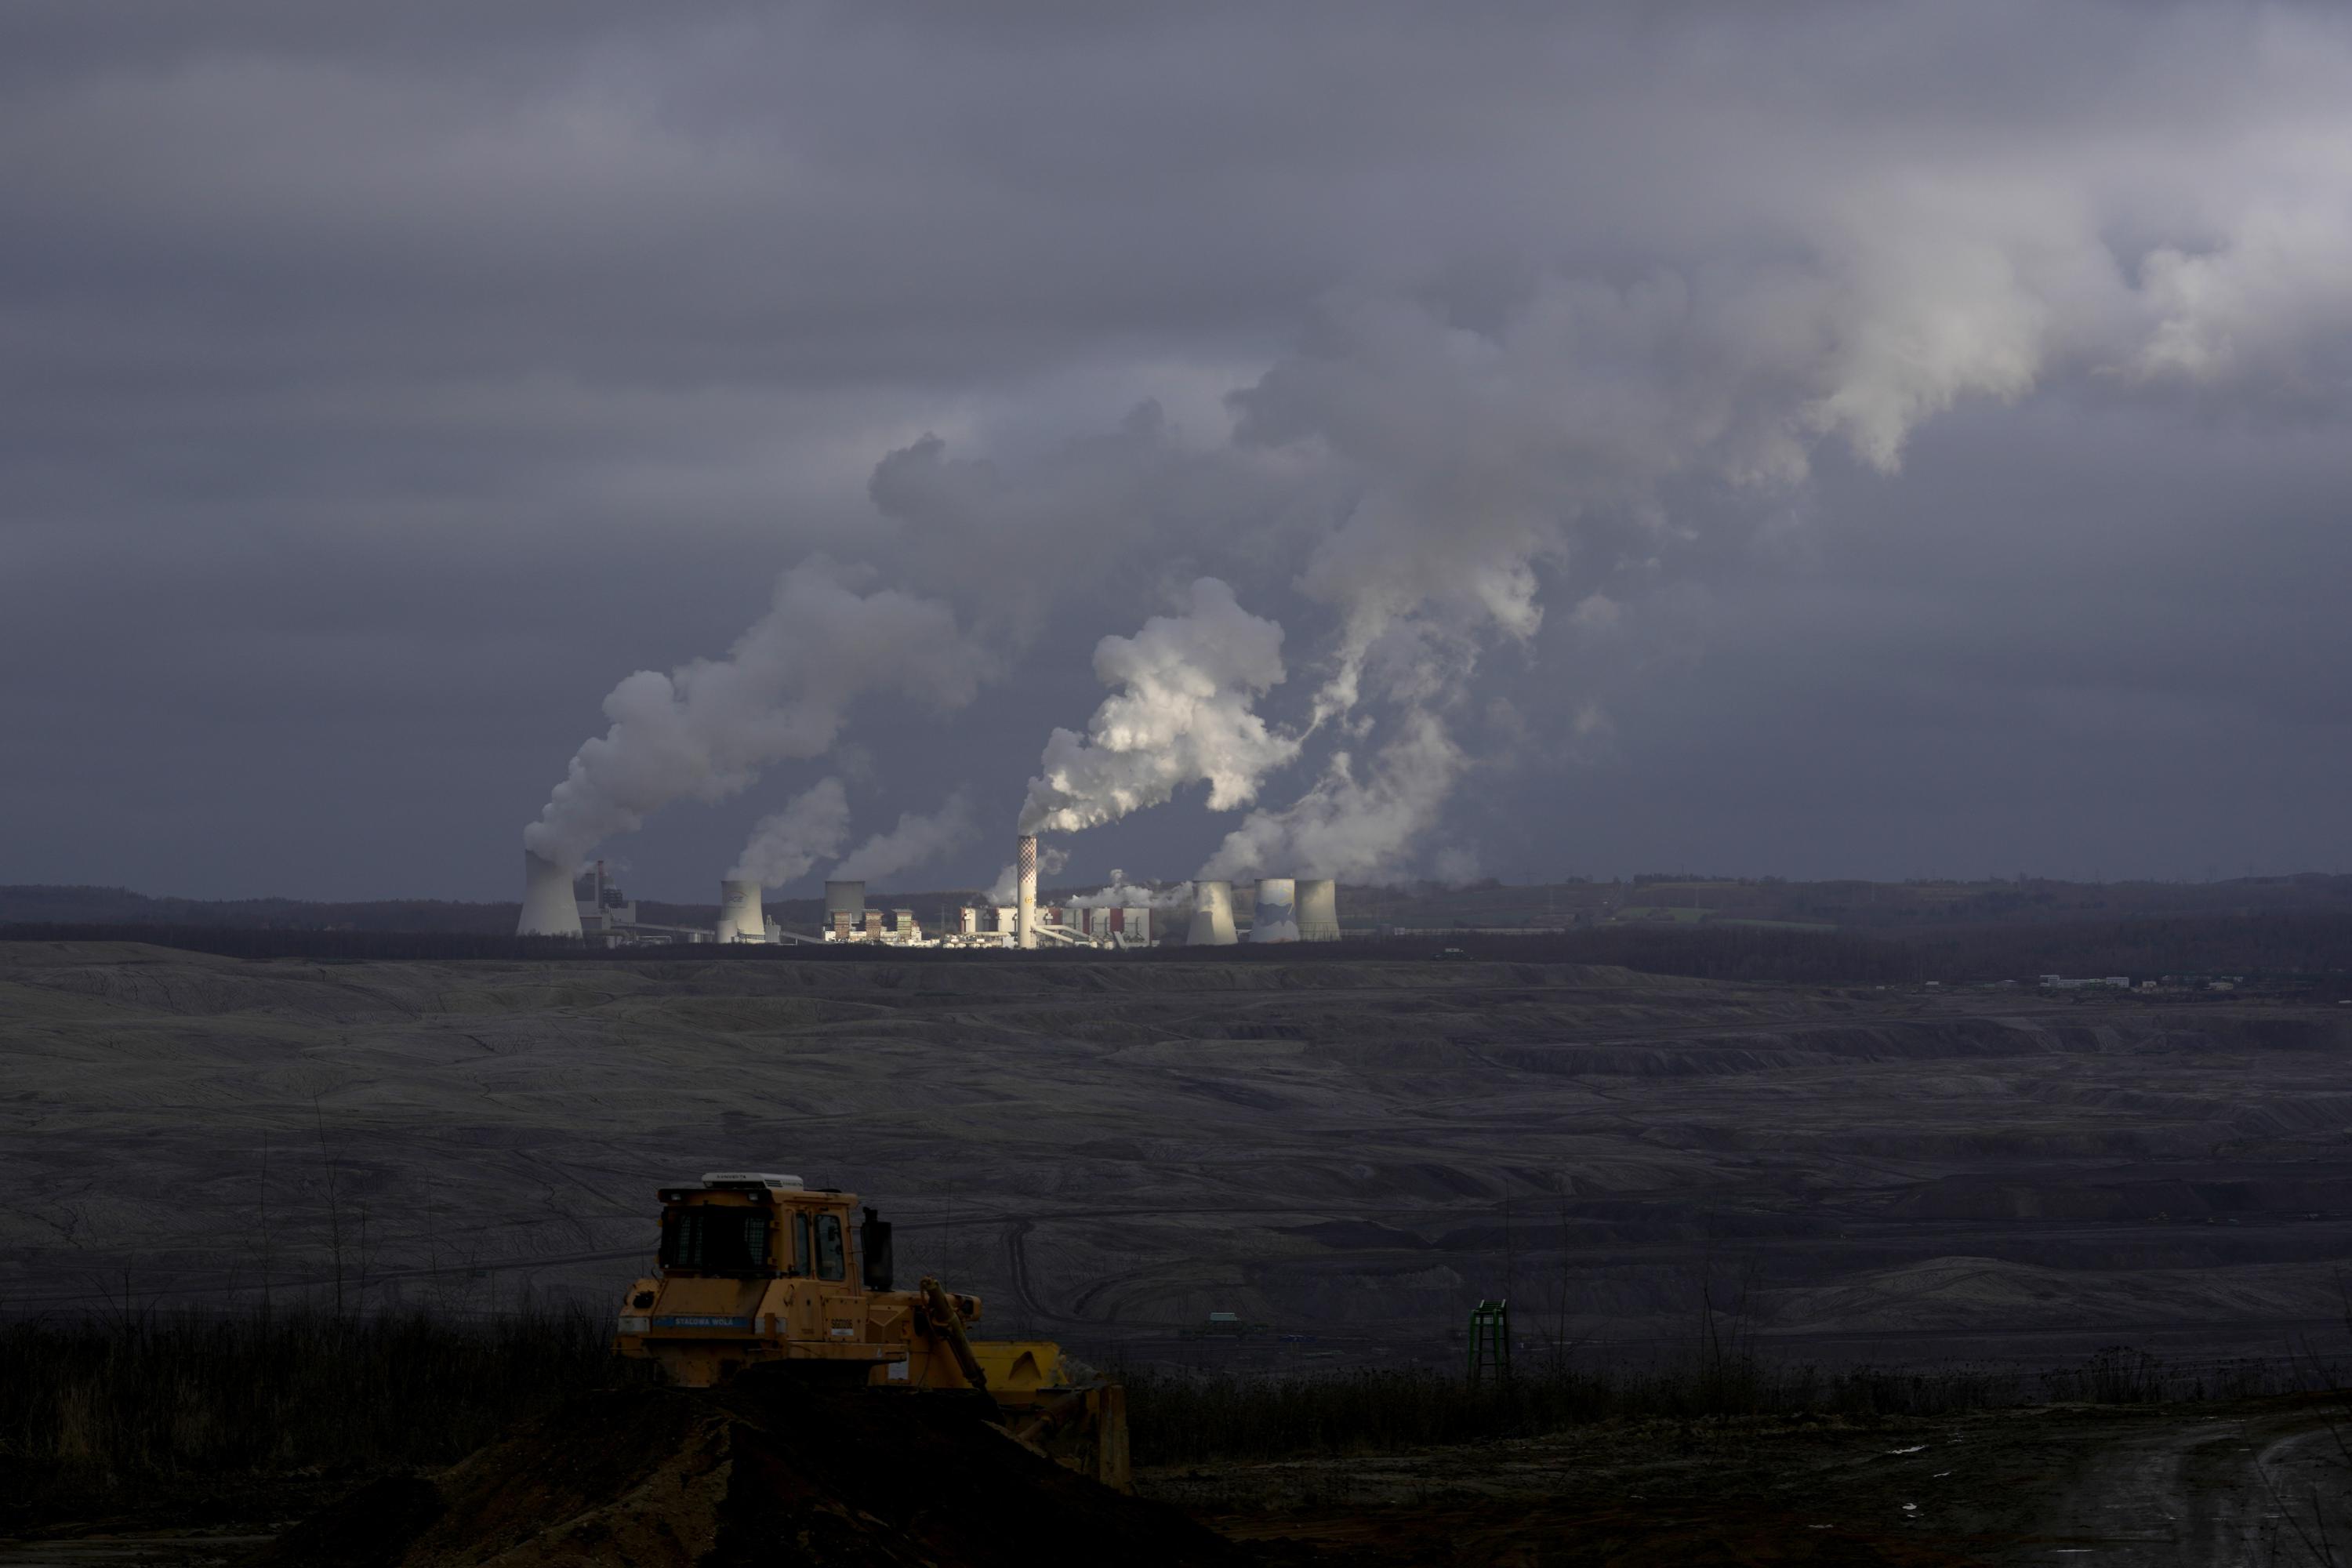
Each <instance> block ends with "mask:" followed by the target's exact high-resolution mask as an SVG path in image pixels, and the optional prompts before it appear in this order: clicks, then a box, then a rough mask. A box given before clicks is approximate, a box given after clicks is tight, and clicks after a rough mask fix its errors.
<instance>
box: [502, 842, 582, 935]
mask: <svg viewBox="0 0 2352 1568" xmlns="http://www.w3.org/2000/svg"><path fill="white" fill-rule="evenodd" d="M579 934H580V906H579V905H578V904H576V903H574V902H572V873H571V872H569V871H567V870H565V869H564V868H562V867H561V866H559V865H557V864H556V863H555V862H554V861H552V860H550V859H549V858H547V857H545V856H544V855H538V854H534V853H532V852H531V851H530V850H529V849H526V850H524V851H523V852H522V919H521V920H520V921H516V922H515V935H517V936H578V935H579Z"/></svg>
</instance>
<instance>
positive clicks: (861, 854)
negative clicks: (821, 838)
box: [833, 789, 974, 881]
mask: <svg viewBox="0 0 2352 1568" xmlns="http://www.w3.org/2000/svg"><path fill="white" fill-rule="evenodd" d="M973 826H974V824H973V821H972V813H971V796H970V795H968V794H966V793H965V792H964V791H963V790H961V789H959V790H957V791H956V792H955V793H954V794H953V795H950V796H948V798H947V801H946V804H944V805H941V806H940V808H939V810H937V811H935V812H932V813H930V814H929V815H928V816H924V815H920V814H918V813H916V812H911V811H909V812H905V813H902V814H901V815H900V816H899V818H898V826H895V827H891V828H888V829H887V830H886V831H884V832H881V833H877V834H876V835H875V836H874V837H871V838H869V839H867V840H866V842H865V843H863V844H861V845H859V846H858V847H856V848H855V849H853V850H851V851H850V852H849V854H848V855H847V856H845V857H844V858H843V859H842V862H841V864H840V865H838V866H835V868H833V875H834V876H835V877H837V878H841V879H845V880H849V881H872V880H874V879H877V878H882V877H895V876H897V875H898V873H899V872H901V871H907V870H912V869H913V868H915V867H917V866H920V865H922V864H923V863H924V862H925V861H928V860H933V859H936V858H939V857H940V856H941V855H944V854H946V853H947V852H948V851H950V850H951V849H956V848H960V847H962V845H963V844H964V843H965V842H966V841H967V840H968V839H970V838H971V835H972V829H973Z"/></svg>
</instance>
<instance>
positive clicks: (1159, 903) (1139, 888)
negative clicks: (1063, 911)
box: [1070, 867, 1192, 910]
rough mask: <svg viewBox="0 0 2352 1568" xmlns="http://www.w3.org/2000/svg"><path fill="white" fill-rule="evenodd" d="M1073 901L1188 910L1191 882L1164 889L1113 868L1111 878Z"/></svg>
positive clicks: (1087, 905) (1089, 906)
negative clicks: (1130, 878) (1129, 877)
mask: <svg viewBox="0 0 2352 1568" xmlns="http://www.w3.org/2000/svg"><path fill="white" fill-rule="evenodd" d="M1070 902H1071V903H1073V904H1076V906H1077V907H1078V908H1080V909H1084V910H1179V909H1188V908H1190V907H1191V905H1192V883H1190V882H1175V883H1171V884H1170V885H1169V886H1167V887H1165V888H1161V887H1155V886H1153V885H1152V884H1150V883H1149V882H1132V881H1129V879H1128V876H1127V873H1126V872H1125V871H1122V870H1120V869H1118V868H1117V867H1113V868H1111V873H1110V880H1109V881H1108V882H1106V883H1104V884H1103V885H1102V886H1101V887H1100V888H1098V889H1096V890H1095V891H1093V892H1091V893H1080V894H1079V895H1078V896H1077V897H1076V898H1075V899H1072V900H1070Z"/></svg>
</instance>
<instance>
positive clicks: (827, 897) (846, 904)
mask: <svg viewBox="0 0 2352 1568" xmlns="http://www.w3.org/2000/svg"><path fill="white" fill-rule="evenodd" d="M835 915H847V916H848V917H849V923H850V924H851V925H853V926H862V925H864V924H865V923H866V884H865V883H863V882H827V883H826V884H825V885H824V923H825V926H826V929H828V930H830V929H831V928H832V926H833V924H834V919H833V917H834V916H835Z"/></svg>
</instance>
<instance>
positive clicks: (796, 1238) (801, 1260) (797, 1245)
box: [793, 1214, 809, 1279]
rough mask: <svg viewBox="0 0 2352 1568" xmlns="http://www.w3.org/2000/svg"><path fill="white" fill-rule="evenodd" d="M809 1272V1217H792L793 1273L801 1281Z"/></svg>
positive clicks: (800, 1215) (801, 1215)
mask: <svg viewBox="0 0 2352 1568" xmlns="http://www.w3.org/2000/svg"><path fill="white" fill-rule="evenodd" d="M808 1271H809V1216H808V1215H804V1214H796V1215H793V1274H794V1275H795V1276H796V1277H798V1278H800V1279H807V1278H808Z"/></svg>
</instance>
